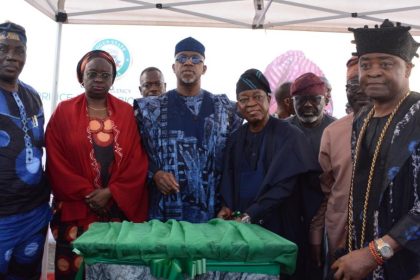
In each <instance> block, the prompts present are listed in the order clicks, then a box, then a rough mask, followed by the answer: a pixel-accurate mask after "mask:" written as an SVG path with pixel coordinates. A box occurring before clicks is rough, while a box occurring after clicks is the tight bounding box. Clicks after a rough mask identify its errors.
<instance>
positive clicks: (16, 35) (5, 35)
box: [0, 21, 26, 46]
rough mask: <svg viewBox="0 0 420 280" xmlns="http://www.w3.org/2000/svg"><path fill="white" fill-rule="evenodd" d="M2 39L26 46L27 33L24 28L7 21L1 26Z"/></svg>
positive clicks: (0, 34)
mask: <svg viewBox="0 0 420 280" xmlns="http://www.w3.org/2000/svg"><path fill="white" fill-rule="evenodd" d="M0 39H9V40H17V41H20V42H22V44H24V45H25V46H26V32H25V28H23V27H22V26H20V25H18V24H16V23H13V22H10V21H6V22H4V23H1V24H0Z"/></svg>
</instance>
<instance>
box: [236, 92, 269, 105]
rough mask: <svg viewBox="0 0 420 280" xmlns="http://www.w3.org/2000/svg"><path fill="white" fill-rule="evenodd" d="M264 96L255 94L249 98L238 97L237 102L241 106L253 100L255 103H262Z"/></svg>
mask: <svg viewBox="0 0 420 280" xmlns="http://www.w3.org/2000/svg"><path fill="white" fill-rule="evenodd" d="M264 97H265V94H255V95H252V96H250V97H239V99H238V102H239V103H240V104H242V105H247V104H248V103H249V101H251V100H254V101H255V102H257V103H262V102H263V101H264Z"/></svg>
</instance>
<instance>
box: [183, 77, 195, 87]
mask: <svg viewBox="0 0 420 280" xmlns="http://www.w3.org/2000/svg"><path fill="white" fill-rule="evenodd" d="M181 81H182V82H183V83H184V84H186V85H190V84H193V83H195V82H196V81H197V79H196V78H195V77H189V78H185V77H182V78H181Z"/></svg>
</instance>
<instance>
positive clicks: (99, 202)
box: [85, 188, 112, 215]
mask: <svg viewBox="0 0 420 280" xmlns="http://www.w3.org/2000/svg"><path fill="white" fill-rule="evenodd" d="M111 197H112V194H111V191H110V190H109V188H103V189H96V190H94V191H93V192H91V193H90V194H89V195H87V196H86V197H85V202H86V204H87V205H88V206H89V208H90V209H91V210H92V211H93V212H95V213H97V214H99V215H103V214H105V213H106V205H107V204H108V202H109V200H110V199H111Z"/></svg>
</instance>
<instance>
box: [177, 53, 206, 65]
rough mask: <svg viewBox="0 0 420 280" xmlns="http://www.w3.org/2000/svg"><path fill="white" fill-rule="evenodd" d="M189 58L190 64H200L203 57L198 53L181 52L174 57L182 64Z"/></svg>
mask: <svg viewBox="0 0 420 280" xmlns="http://www.w3.org/2000/svg"><path fill="white" fill-rule="evenodd" d="M189 59H191V62H192V64H200V63H201V62H203V59H202V58H201V57H200V56H198V55H192V56H187V55H183V54H181V55H178V56H177V57H175V61H176V62H179V63H181V64H184V63H185V62H187V61H188V60H189Z"/></svg>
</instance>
